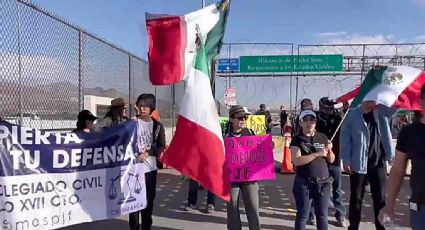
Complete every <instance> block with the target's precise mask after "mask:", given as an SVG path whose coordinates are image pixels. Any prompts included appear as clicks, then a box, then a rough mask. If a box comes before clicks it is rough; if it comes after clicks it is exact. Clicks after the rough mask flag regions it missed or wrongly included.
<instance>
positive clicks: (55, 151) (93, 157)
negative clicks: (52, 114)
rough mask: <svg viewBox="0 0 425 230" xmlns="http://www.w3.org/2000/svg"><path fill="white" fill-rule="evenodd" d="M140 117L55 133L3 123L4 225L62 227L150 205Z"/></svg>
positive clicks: (0, 208) (29, 229)
mask: <svg viewBox="0 0 425 230" xmlns="http://www.w3.org/2000/svg"><path fill="white" fill-rule="evenodd" d="M136 130H137V125H136V123H135V122H127V123H125V124H123V125H120V126H117V127H115V128H109V129H104V130H103V131H101V132H95V133H89V134H88V133H83V132H81V133H67V134H51V133H48V132H42V131H38V130H33V129H28V128H24V127H19V126H16V125H12V124H10V123H7V122H0V162H1V164H0V226H1V229H5V230H6V229H7V230H33V229H57V228H61V227H65V226H69V225H74V224H78V223H82V222H92V221H96V220H102V219H110V218H115V217H117V216H120V215H124V214H128V213H130V212H134V211H137V210H141V209H143V208H145V207H146V189H145V181H144V172H143V170H142V169H141V168H142V163H136V160H135V152H136V151H135V149H136V143H135V140H136Z"/></svg>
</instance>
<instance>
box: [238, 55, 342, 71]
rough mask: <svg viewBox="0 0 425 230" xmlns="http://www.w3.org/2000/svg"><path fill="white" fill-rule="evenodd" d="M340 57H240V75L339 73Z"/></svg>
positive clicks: (340, 68)
mask: <svg viewBox="0 0 425 230" xmlns="http://www.w3.org/2000/svg"><path fill="white" fill-rule="evenodd" d="M342 59H343V57H342V55H340V54H326V55H299V56H298V55H279V56H241V57H240V60H239V70H240V72H241V73H282V72H340V71H342Z"/></svg>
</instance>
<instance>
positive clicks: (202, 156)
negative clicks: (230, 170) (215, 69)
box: [163, 41, 230, 201]
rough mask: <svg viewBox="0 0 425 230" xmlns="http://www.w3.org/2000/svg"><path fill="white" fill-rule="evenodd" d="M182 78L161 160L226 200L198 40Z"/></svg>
mask: <svg viewBox="0 0 425 230" xmlns="http://www.w3.org/2000/svg"><path fill="white" fill-rule="evenodd" d="M199 42H200V48H199V50H198V51H197V52H196V53H195V60H194V62H193V63H192V65H191V66H190V69H189V75H188V78H187V79H186V91H185V95H184V97H183V101H182V103H181V108H180V112H179V116H178V119H177V127H176V133H175V134H174V137H173V140H172V141H171V144H170V147H169V148H168V149H167V151H166V152H165V154H164V158H163V159H164V163H165V164H167V165H170V166H171V167H173V168H175V169H176V170H178V171H180V172H181V173H182V174H183V175H185V176H188V177H190V178H192V179H194V180H195V181H197V182H199V183H200V184H201V185H202V186H203V187H204V188H206V189H208V190H209V191H211V192H212V193H214V194H215V195H217V196H219V197H221V198H222V199H224V200H227V201H228V200H229V199H230V196H229V192H230V187H229V181H228V175H227V174H226V173H225V171H224V166H225V165H224V163H225V151H224V144H223V138H222V133H221V128H220V124H219V122H218V121H219V117H218V113H217V109H216V107H215V102H214V98H213V95H212V91H211V86H210V77H209V71H208V62H207V57H206V50H205V48H204V45H203V44H202V41H199Z"/></svg>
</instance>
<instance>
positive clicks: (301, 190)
mask: <svg viewBox="0 0 425 230" xmlns="http://www.w3.org/2000/svg"><path fill="white" fill-rule="evenodd" d="M325 186H327V187H325V188H323V189H322V192H321V193H320V192H319V190H318V189H316V188H314V186H312V185H311V184H310V182H308V181H307V180H305V179H303V178H301V177H299V176H295V179H294V186H293V188H292V192H293V194H294V198H295V205H296V207H297V216H296V219H295V230H304V229H306V224H307V219H308V216H309V213H310V209H311V203H312V202H313V201H314V211H315V213H316V225H317V229H318V230H327V229H328V204H329V197H330V184H328V185H325Z"/></svg>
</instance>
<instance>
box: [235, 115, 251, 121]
mask: <svg viewBox="0 0 425 230" xmlns="http://www.w3.org/2000/svg"><path fill="white" fill-rule="evenodd" d="M235 118H236V119H238V120H240V121H242V120H245V121H246V120H248V116H242V117H235Z"/></svg>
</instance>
